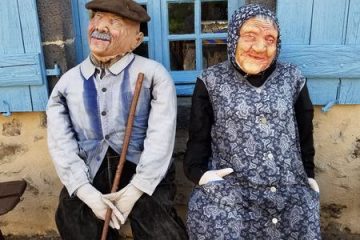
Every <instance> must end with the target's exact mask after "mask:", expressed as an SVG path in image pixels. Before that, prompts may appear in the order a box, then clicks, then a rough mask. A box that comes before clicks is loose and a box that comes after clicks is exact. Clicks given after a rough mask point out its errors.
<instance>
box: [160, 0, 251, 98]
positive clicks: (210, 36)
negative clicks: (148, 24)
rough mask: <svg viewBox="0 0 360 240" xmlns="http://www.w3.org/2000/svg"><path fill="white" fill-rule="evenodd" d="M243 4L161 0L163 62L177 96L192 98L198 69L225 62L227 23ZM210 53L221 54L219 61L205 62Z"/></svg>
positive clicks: (234, 1)
mask: <svg viewBox="0 0 360 240" xmlns="http://www.w3.org/2000/svg"><path fill="white" fill-rule="evenodd" d="M242 4H244V1H236V0H232V1H226V0H225V1H223V0H181V1H179V0H161V27H162V49H163V50H162V53H163V56H162V63H163V64H164V65H165V67H166V68H167V69H168V70H169V71H170V73H171V75H172V77H173V79H174V81H175V84H176V89H177V93H178V95H191V94H192V91H193V87H194V83H195V80H196V77H197V76H198V75H199V74H200V72H201V70H202V69H204V68H206V67H209V66H210V65H212V64H214V63H217V62H221V61H223V60H225V59H226V36H227V31H226V28H227V21H228V19H229V18H230V16H231V14H232V12H233V11H234V10H235V9H237V8H238V7H239V6H240V5H242ZM215 11H217V12H216V13H215ZM209 12H213V13H214V14H211V13H209ZM221 12H222V14H221ZM176 15H179V16H176ZM179 20H182V21H179ZM179 25H180V26H179ZM211 25H213V26H211ZM206 28H207V29H206ZM179 48H180V49H179ZM184 51H186V53H185V54H183V53H184ZM211 51H212V52H214V51H215V53H217V54H218V55H221V56H219V59H218V61H216V59H214V57H212V59H211V61H208V59H209V58H208V57H207V55H208V53H209V52H211ZM174 52H180V53H178V54H177V53H174ZM176 54H177V55H182V56H177V55H176ZM184 55H185V56H184ZM176 58H177V59H176ZM179 58H180V61H176V60H179ZM209 62H211V64H210V65H209Z"/></svg>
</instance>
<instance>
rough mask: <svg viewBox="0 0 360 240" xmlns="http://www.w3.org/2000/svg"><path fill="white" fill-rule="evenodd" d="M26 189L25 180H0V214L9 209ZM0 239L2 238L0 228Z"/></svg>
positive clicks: (2, 239)
mask: <svg viewBox="0 0 360 240" xmlns="http://www.w3.org/2000/svg"><path fill="white" fill-rule="evenodd" d="M25 189H26V182H25V180H19V181H10V182H0V216H1V215H4V214H6V213H8V212H9V211H11V210H12V209H13V208H14V207H15V206H16V205H17V204H18V203H19V202H20V197H21V196H22V194H23V193H24V191H25ZM0 240H4V236H3V235H2V232H1V229H0Z"/></svg>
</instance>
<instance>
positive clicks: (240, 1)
mask: <svg viewBox="0 0 360 240" xmlns="http://www.w3.org/2000/svg"><path fill="white" fill-rule="evenodd" d="M244 4H245V0H228V19H231V16H232V15H233V13H234V11H235V10H237V9H238V8H239V7H240V6H242V5H244Z"/></svg>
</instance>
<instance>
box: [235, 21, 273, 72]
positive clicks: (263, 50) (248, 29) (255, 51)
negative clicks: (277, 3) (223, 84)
mask: <svg viewBox="0 0 360 240" xmlns="http://www.w3.org/2000/svg"><path fill="white" fill-rule="evenodd" d="M277 39H278V31H277V29H276V27H275V26H274V24H273V23H272V21H270V20H266V19H263V18H260V17H254V18H250V19H248V20H247V21H246V22H245V23H244V24H243V25H242V26H241V28H240V37H239V41H238V43H237V48H236V53H235V59H236V63H237V64H238V66H239V67H240V69H241V70H243V71H244V72H245V73H247V74H258V73H260V72H262V71H264V70H266V69H267V68H268V67H269V66H270V64H271V63H272V61H273V60H274V58H275V56H276V44H277Z"/></svg>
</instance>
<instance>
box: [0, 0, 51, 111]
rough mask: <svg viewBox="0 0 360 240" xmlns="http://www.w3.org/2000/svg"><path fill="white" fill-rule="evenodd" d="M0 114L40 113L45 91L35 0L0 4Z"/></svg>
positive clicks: (12, 0)
mask: <svg viewBox="0 0 360 240" xmlns="http://www.w3.org/2000/svg"><path fill="white" fill-rule="evenodd" d="M0 9H1V14H0V22H1V24H0V112H20V111H21V112H22V111H44V110H45V107H46V103H47V98H48V92H47V84H46V77H45V76H46V73H45V68H44V61H43V55H42V50H41V42H40V30H39V22H38V16H37V8H36V2H35V0H6V1H4V0H3V1H0Z"/></svg>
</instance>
